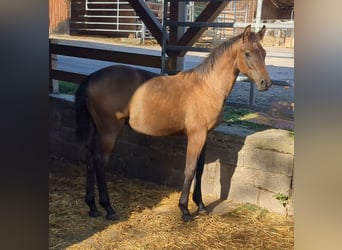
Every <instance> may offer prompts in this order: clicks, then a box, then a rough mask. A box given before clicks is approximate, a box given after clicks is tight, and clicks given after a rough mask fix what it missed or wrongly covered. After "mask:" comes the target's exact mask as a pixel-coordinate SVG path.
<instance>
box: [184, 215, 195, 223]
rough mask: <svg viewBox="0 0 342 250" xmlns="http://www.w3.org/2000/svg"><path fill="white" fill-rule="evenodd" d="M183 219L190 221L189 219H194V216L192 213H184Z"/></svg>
mask: <svg viewBox="0 0 342 250" xmlns="http://www.w3.org/2000/svg"><path fill="white" fill-rule="evenodd" d="M182 219H183V221H184V222H189V221H192V220H193V219H194V217H192V216H191V214H183V215H182Z"/></svg>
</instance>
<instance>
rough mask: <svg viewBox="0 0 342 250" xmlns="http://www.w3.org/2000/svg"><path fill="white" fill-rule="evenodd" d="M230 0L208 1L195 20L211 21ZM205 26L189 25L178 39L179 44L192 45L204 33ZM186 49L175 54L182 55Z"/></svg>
mask: <svg viewBox="0 0 342 250" xmlns="http://www.w3.org/2000/svg"><path fill="white" fill-rule="evenodd" d="M230 1H231V0H227V1H224V2H214V1H213V2H209V3H208V4H207V6H206V7H205V9H204V10H203V11H202V12H201V14H200V15H199V16H198V17H197V19H196V20H195V22H213V21H214V20H215V19H216V17H217V16H218V15H219V14H220V13H221V12H222V10H223V9H224V8H225V7H226V6H227V5H228V3H229V2H230ZM206 29H207V28H206V27H203V28H201V27H190V28H189V29H188V30H187V31H186V32H185V33H184V35H183V36H182V37H181V38H180V39H179V40H178V43H177V45H179V46H192V45H193V44H194V43H195V42H196V41H197V40H198V38H199V37H200V36H201V35H202V34H203V33H204V31H205V30H206ZM185 53H186V51H179V52H178V54H177V56H184V55H185Z"/></svg>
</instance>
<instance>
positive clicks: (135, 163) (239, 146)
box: [49, 95, 294, 214]
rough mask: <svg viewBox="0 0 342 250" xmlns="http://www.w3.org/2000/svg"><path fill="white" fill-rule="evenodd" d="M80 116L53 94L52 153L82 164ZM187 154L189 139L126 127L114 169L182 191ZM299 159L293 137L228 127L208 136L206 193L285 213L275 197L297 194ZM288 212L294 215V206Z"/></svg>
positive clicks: (67, 98) (63, 97) (64, 97)
mask: <svg viewBox="0 0 342 250" xmlns="http://www.w3.org/2000/svg"><path fill="white" fill-rule="evenodd" d="M74 116H75V114H74V109H73V98H72V97H70V96H67V95H50V117H49V125H50V126H49V127H50V129H49V139H50V152H51V154H53V155H54V156H58V157H63V158H64V159H66V160H68V161H71V162H74V163H76V164H81V163H80V162H81V161H80V160H82V159H84V149H83V148H82V146H81V145H79V144H78V143H77V141H76V139H75V136H74V130H75V121H74ZM185 153H186V138H185V136H170V137H151V136H145V135H142V134H138V133H136V132H134V131H133V130H131V129H130V128H129V127H128V126H126V127H125V128H124V130H123V132H122V133H121V134H120V136H119V138H118V140H117V143H116V147H115V150H114V153H113V157H112V160H111V162H110V166H109V167H110V169H112V170H115V171H117V172H119V173H121V174H124V175H125V176H131V177H137V178H141V179H145V180H149V181H154V182H157V183H160V184H165V185H170V186H174V187H178V188H180V187H181V186H182V184H183V178H184V174H183V172H184V166H185ZM293 159H294V154H293V138H292V137H291V135H290V133H289V132H288V131H285V130H278V129H271V130H265V131H262V132H255V131H253V130H250V129H246V128H241V127H238V126H228V125H225V124H222V125H220V126H218V127H217V128H216V129H215V130H214V131H212V132H210V133H209V134H208V138H207V147H206V161H205V162H206V165H205V169H204V173H203V180H202V192H203V194H204V195H210V196H213V197H216V198H221V199H231V200H234V201H238V202H239V201H241V202H250V203H253V204H257V205H259V206H261V207H264V208H266V209H269V210H271V211H276V212H285V209H284V207H283V206H282V205H281V204H280V202H279V201H278V200H277V199H276V198H275V197H274V195H275V194H277V193H281V194H283V195H287V196H291V195H292V177H293ZM287 207H288V208H289V210H288V212H289V213H290V214H292V213H293V209H292V208H293V205H292V202H290V204H289V205H287Z"/></svg>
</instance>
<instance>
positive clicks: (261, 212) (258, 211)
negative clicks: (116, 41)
mask: <svg viewBox="0 0 342 250" xmlns="http://www.w3.org/2000/svg"><path fill="white" fill-rule="evenodd" d="M267 213H268V211H267V210H266V209H264V208H261V207H259V206H257V205H254V204H251V203H245V204H243V205H241V206H239V207H237V208H235V209H234V210H233V211H232V212H230V215H231V216H236V217H240V216H243V215H246V214H253V215H254V216H253V217H255V218H257V219H261V218H264V217H265V216H266V215H267Z"/></svg>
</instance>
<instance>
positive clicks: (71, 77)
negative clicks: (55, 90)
mask: <svg viewBox="0 0 342 250" xmlns="http://www.w3.org/2000/svg"><path fill="white" fill-rule="evenodd" d="M86 77H87V75H83V74H78V73H72V72H66V71H62V70H56V69H51V70H50V79H51V80H52V79H55V80H60V81H66V82H72V83H77V84H81V83H82V81H83V80H84V78H86ZM51 92H52V91H50V93H51Z"/></svg>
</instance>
